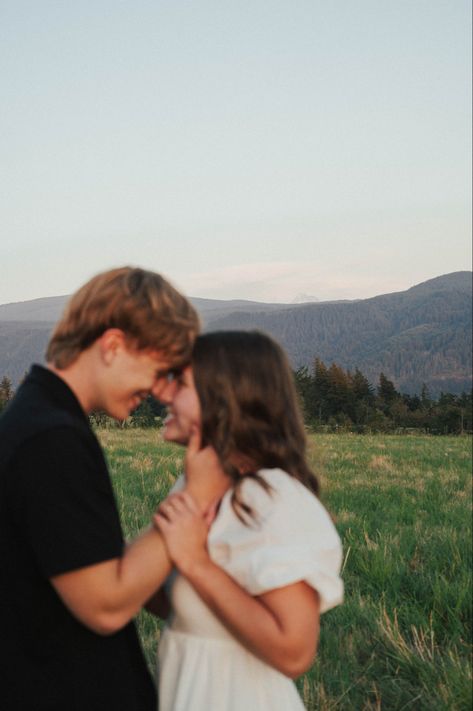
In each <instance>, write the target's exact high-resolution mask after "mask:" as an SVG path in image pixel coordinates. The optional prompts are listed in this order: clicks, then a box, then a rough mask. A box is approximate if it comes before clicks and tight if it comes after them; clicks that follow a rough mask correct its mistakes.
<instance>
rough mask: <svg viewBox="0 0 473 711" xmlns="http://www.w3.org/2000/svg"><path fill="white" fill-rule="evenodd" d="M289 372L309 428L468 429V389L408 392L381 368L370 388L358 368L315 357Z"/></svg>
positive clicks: (435, 431) (453, 431)
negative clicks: (458, 392) (434, 393)
mask: <svg viewBox="0 0 473 711" xmlns="http://www.w3.org/2000/svg"><path fill="white" fill-rule="evenodd" d="M294 375H295V380H296V385H297V389H298V391H299V395H300V398H301V401H302V406H303V410H304V417H305V420H306V423H307V424H308V425H309V426H310V427H311V428H313V429H315V430H325V431H352V432H360V433H362V432H403V431H404V432H406V431H407V432H408V431H409V430H421V431H423V432H427V433H430V434H463V433H464V432H471V431H472V428H473V427H472V393H471V391H470V392H469V393H465V392H464V393H462V394H461V395H454V394H452V393H440V395H439V396H438V397H437V398H434V397H432V396H431V395H430V393H429V390H428V388H427V386H426V385H423V386H422V389H421V392H420V393H419V394H415V395H408V394H406V393H400V392H399V391H398V390H397V389H396V387H395V385H394V383H393V382H392V381H391V380H390V379H389V378H388V377H387V376H386V375H385V374H384V373H381V374H380V376H379V381H378V384H377V386H376V387H374V386H373V385H372V384H371V383H370V382H369V380H368V379H367V377H366V376H365V375H364V374H363V373H362V372H361V371H360V370H359V369H358V368H357V369H356V370H355V371H354V372H351V371H349V370H344V369H343V368H341V367H340V366H339V365H337V364H336V363H332V364H331V365H330V366H327V365H326V364H325V363H324V362H323V361H322V360H320V359H319V358H316V359H315V361H314V364H313V368H312V369H311V370H309V368H307V367H302V368H299V369H298V370H297V371H296V372H295V374H294Z"/></svg>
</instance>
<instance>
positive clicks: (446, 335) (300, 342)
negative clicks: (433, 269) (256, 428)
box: [212, 272, 472, 393]
mask: <svg viewBox="0 0 473 711" xmlns="http://www.w3.org/2000/svg"><path fill="white" fill-rule="evenodd" d="M471 295H472V292H471V272H457V273H455V274H451V275H446V276H443V277H439V278H437V279H432V280H430V281H428V282H425V283H423V284H420V285H418V286H415V287H412V288H411V289H408V290H407V291H404V292H400V293H396V294H387V295H384V296H377V297H374V298H371V299H365V300H361V301H349V302H340V303H329V302H328V303H318V304H306V305H303V306H299V307H295V308H290V309H287V310H285V311H284V312H273V313H257V314H255V313H253V314H250V313H237V314H231V315H229V316H226V317H224V318H220V319H216V320H215V321H213V322H212V327H213V328H222V329H232V328H243V329H249V328H261V329H263V330H265V331H267V332H269V333H271V334H272V335H273V336H274V337H275V338H276V339H277V340H279V341H280V342H281V343H282V344H283V346H284V347H285V348H286V350H287V352H288V353H289V356H290V358H291V361H292V363H293V365H294V367H296V368H298V367H300V366H309V367H311V366H312V365H313V363H314V361H315V358H320V359H321V360H323V361H324V362H325V363H332V362H336V363H338V364H339V365H340V366H342V367H343V368H348V369H350V370H354V369H355V368H359V369H360V370H362V371H363V373H365V374H366V376H367V377H368V378H369V380H370V381H371V382H376V381H377V379H378V377H379V374H380V373H381V372H384V373H385V374H386V375H387V376H388V377H389V378H391V379H392V380H393V381H394V383H395V384H396V386H397V387H398V388H399V389H400V390H402V391H403V392H419V391H420V389H421V387H422V384H423V383H425V384H427V386H428V387H429V389H430V391H431V392H432V393H438V392H440V391H444V392H456V393H459V392H461V391H462V390H465V389H468V388H469V387H471V358H472V336H471V323H472V303H471Z"/></svg>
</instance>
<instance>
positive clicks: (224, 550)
mask: <svg viewBox="0 0 473 711" xmlns="http://www.w3.org/2000/svg"><path fill="white" fill-rule="evenodd" d="M259 474H260V475H261V476H262V477H264V479H265V480H266V481H267V482H268V484H269V485H270V486H271V489H272V491H271V492H270V493H269V494H268V493H267V492H266V491H265V490H264V489H263V487H262V486H261V485H260V484H258V483H257V482H255V481H254V480H252V479H245V480H244V482H243V483H242V486H241V499H242V500H243V501H244V502H245V503H248V504H249V505H250V506H251V507H252V508H253V510H254V511H255V512H256V514H257V523H252V524H250V525H249V526H245V525H244V524H243V523H242V522H241V521H240V520H239V518H238V517H237V516H236V514H235V512H234V510H233V508H232V505H231V501H230V499H231V493H232V492H231V490H229V491H227V492H226V494H225V496H224V497H223V499H222V502H221V506H220V510H219V513H218V516H217V518H216V519H215V521H214V523H213V524H212V527H211V529H210V532H209V537H208V549H209V553H210V557H211V558H212V560H213V561H214V562H215V563H216V564H217V565H219V566H220V567H221V568H223V569H224V570H226V572H227V573H228V574H229V575H231V576H232V577H233V578H234V579H235V580H236V581H237V582H238V583H239V584H240V585H241V586H242V587H244V588H245V589H246V590H248V592H249V593H251V594H252V595H260V594H261V593H263V592H267V591H268V590H273V589H275V588H279V587H282V586H284V585H289V584H291V583H295V582H298V581H300V580H304V581H306V582H307V583H308V584H309V585H311V586H312V587H313V588H315V589H316V590H317V591H318V593H319V595H320V603H321V612H325V611H326V610H329V609H330V608H331V607H334V606H335V605H338V604H339V603H340V602H341V601H342V598H343V583H342V581H341V579H340V577H339V573H340V566H341V562H342V549H341V544H340V539H339V537H338V534H337V532H336V530H335V527H334V526H333V524H332V521H331V519H330V517H329V515H328V513H327V511H326V510H325V509H324V507H323V506H322V504H321V503H320V502H319V501H318V499H317V498H316V497H315V496H313V495H312V494H311V493H310V492H309V491H308V489H306V487H304V486H303V485H302V484H301V483H300V482H299V481H297V480H296V479H294V478H292V477H290V476H288V474H286V473H285V472H283V471H282V470H280V469H263V470H261V471H260V472H259ZM182 486H183V480H182V481H181V480H178V482H177V485H176V486H175V487H174V491H176V490H178V489H179V488H181V487H182ZM167 592H168V596H169V598H170V602H171V606H172V609H173V613H172V615H171V617H170V619H169V620H168V624H167V626H166V627H165V629H164V631H163V634H162V636H161V640H160V643H159V649H158V694H159V711H300V710H301V709H304V706H303V704H302V701H301V699H300V696H299V694H298V692H297V690H296V687H295V685H294V683H293V682H292V681H291V679H289V678H288V677H286V676H284V675H283V674H281V673H280V672H279V671H276V669H273V668H272V667H270V666H269V665H268V664H265V663H264V662H262V661H261V660H260V659H258V658H257V657H255V656H254V655H253V654H252V653H251V652H248V651H247V650H246V649H245V648H244V647H243V646H242V645H241V644H240V642H238V641H237V640H236V639H235V638H234V637H232V635H231V634H230V633H229V632H228V631H227V630H226V628H225V627H224V626H223V625H222V623H221V622H220V621H219V620H218V619H217V617H215V615H214V614H213V612H211V610H210V609H209V608H208V607H207V605H205V603H204V602H202V600H201V599H200V597H199V596H198V595H197V593H196V592H195V591H194V589H193V587H192V586H191V585H190V583H188V582H187V580H186V579H185V578H184V577H183V576H182V575H180V574H179V573H177V572H174V573H173V574H172V575H171V576H170V578H169V579H168V582H167Z"/></svg>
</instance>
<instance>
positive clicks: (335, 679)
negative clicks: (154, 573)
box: [100, 430, 472, 711]
mask: <svg viewBox="0 0 473 711" xmlns="http://www.w3.org/2000/svg"><path fill="white" fill-rule="evenodd" d="M100 436H101V439H102V442H103V444H104V446H105V448H106V452H107V455H108V459H109V463H110V467H111V471H112V475H113V482H114V486H115V490H116V494H117V499H118V502H119V508H120V513H121V517H122V522H123V526H124V529H125V532H126V535H127V536H133V535H134V534H135V533H136V532H137V531H138V530H139V529H140V528H141V527H143V526H144V525H146V524H147V523H148V521H149V518H150V514H151V512H152V511H153V510H154V508H155V507H156V505H157V504H158V502H159V501H160V500H161V498H162V497H163V496H165V495H166V493H167V491H168V489H169V487H170V485H171V484H172V482H173V481H174V480H175V477H176V475H177V474H178V473H179V472H180V471H181V469H182V459H183V450H182V449H180V448H177V447H175V446H173V445H168V444H165V443H163V442H161V441H160V440H159V433H157V432H156V431H155V430H151V431H150V430H148V431H146V430H122V431H117V430H111V431H102V432H101V433H100ZM310 460H311V462H312V465H313V467H314V469H315V470H316V471H317V473H318V474H319V477H320V480H321V483H322V500H323V501H324V503H325V505H326V506H327V507H328V509H329V510H330V511H331V513H332V515H333V516H334V518H335V522H336V525H337V528H338V530H339V532H340V535H341V536H342V540H343V545H344V551H345V560H344V572H343V577H344V580H345V586H346V599H345V604H344V605H342V606H341V607H339V608H336V609H334V610H332V611H330V612H329V613H327V614H326V615H324V617H323V618H322V632H321V643H320V648H319V653H318V657H317V660H316V661H315V663H314V665H313V667H312V669H311V670H310V671H309V672H308V673H307V674H306V675H305V676H304V677H303V678H302V679H300V680H299V681H298V686H299V688H300V691H301V694H302V696H303V698H304V701H305V703H306V706H307V708H308V709H322V710H324V711H329V710H332V709H347V710H348V709H353V710H354V711H355V710H356V711H361V710H368V709H396V710H399V711H401V710H407V709H416V710H417V709H420V710H423V709H429V711H440V710H447V709H448V710H449V711H450V710H451V711H456V710H458V711H461V710H463V709H465V710H466V709H470V708H471V681H472V680H471V667H470V649H471V572H470V571H471V442H470V440H469V439H467V438H466V437H456V438H455V437H427V436H419V437H417V436H399V437H396V436H389V435H387V436H383V435H375V436H357V435H349V434H347V435H314V436H311V438H310ZM139 630H140V635H141V638H142V642H143V646H144V649H145V652H146V655H147V658H148V660H149V663H150V665H151V666H154V656H155V649H156V643H157V639H158V636H159V624H158V623H157V621H156V620H155V619H154V618H152V617H151V616H150V615H148V614H147V613H142V614H141V615H140V618H139Z"/></svg>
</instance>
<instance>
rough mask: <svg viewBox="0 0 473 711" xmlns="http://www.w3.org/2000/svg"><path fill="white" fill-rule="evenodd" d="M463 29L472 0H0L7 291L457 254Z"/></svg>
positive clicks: (341, 291) (311, 278)
mask: <svg viewBox="0 0 473 711" xmlns="http://www.w3.org/2000/svg"><path fill="white" fill-rule="evenodd" d="M470 37H471V7H470V2H469V1H466V0H465V1H464V0H396V1H395V2H393V0H357V2H353V0H324V1H322V0H271V1H270V0H240V1H239V2H231V1H229V0H165V1H164V0H129V1H128V0H80V2H77V3H72V2H59V0H55V1H54V2H52V1H50V0H41V2H38V0H28V1H27V0H0V67H1V69H0V72H1V75H2V76H1V86H2V91H1V98H0V109H1V110H0V164H1V175H2V178H1V190H0V229H1V237H0V265H1V279H0V304H3V303H9V302H15V301H25V300H29V299H34V298H40V297H44V296H56V295H60V294H67V293H71V292H73V291H74V290H75V289H77V288H78V287H79V286H80V285H81V284H82V283H83V282H84V281H85V280H87V279H89V278H90V277H91V276H93V275H94V274H95V273H97V272H99V271H102V270H104V269H108V268H111V267H115V266H120V265H123V264H134V265H139V266H143V267H145V268H148V269H153V270H156V271H159V272H161V273H163V274H165V275H166V276H168V278H169V279H170V280H171V281H172V282H173V283H174V284H175V285H176V286H178V287H179V288H180V289H182V290H183V291H184V293H186V294H187V295H189V296H200V297H207V298H214V299H236V298H238V299H252V300H257V301H267V302H286V303H291V302H295V301H301V300H311V299H319V300H327V299H339V298H340V299H355V298H366V297H369V296H374V295H377V294H382V293H388V292H392V291H400V290H403V289H406V288H409V287H410V286H412V285H414V284H416V283H419V282H422V281H425V280H427V279H430V278H433V277H435V276H439V275H441V274H446V273H449V272H453V271H459V270H465V269H471V198H470V196H471V77H470V67H471V39H470Z"/></svg>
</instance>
